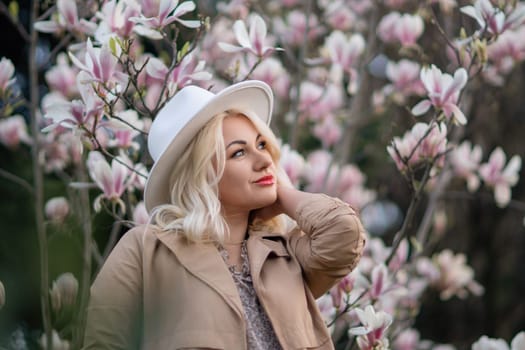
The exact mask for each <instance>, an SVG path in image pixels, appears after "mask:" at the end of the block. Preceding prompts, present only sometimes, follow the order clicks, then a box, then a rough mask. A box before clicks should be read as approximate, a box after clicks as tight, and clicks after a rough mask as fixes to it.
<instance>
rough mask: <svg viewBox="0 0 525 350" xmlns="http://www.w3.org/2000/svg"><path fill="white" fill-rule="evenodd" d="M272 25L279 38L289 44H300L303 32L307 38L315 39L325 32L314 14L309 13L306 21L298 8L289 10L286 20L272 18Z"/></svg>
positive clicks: (302, 39)
mask: <svg viewBox="0 0 525 350" xmlns="http://www.w3.org/2000/svg"><path fill="white" fill-rule="evenodd" d="M307 24H308V28H307V27H306V25H307ZM273 27H274V31H275V34H276V35H277V36H278V37H279V39H280V40H282V41H283V42H285V43H287V44H288V45H291V46H298V45H301V44H302V43H303V41H304V37H305V33H306V34H307V38H308V40H315V39H316V38H318V37H319V36H320V35H321V34H323V33H324V32H325V30H324V29H323V27H322V26H321V25H320V24H319V19H318V18H317V16H316V15H315V14H313V13H311V14H310V15H309V17H308V21H307V19H306V14H305V13H304V12H303V11H299V10H292V11H290V12H289V13H288V14H287V15H286V21H283V20H282V19H281V18H280V17H278V18H277V19H275V20H274V25H273Z"/></svg>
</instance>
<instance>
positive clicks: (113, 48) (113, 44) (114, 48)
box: [109, 37, 117, 56]
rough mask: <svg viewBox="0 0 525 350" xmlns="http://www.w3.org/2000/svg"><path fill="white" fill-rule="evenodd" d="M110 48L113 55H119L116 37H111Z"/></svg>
mask: <svg viewBox="0 0 525 350" xmlns="http://www.w3.org/2000/svg"><path fill="white" fill-rule="evenodd" d="M109 49H110V50H111V53H112V54H113V56H117V43H116V40H115V37H111V38H110V39H109Z"/></svg>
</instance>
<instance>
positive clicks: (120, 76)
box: [69, 38, 128, 93]
mask: <svg viewBox="0 0 525 350" xmlns="http://www.w3.org/2000/svg"><path fill="white" fill-rule="evenodd" d="M69 57H70V58H71V61H72V62H73V64H75V66H77V67H78V68H79V69H80V70H82V71H84V72H86V73H87V74H88V75H89V79H87V81H89V80H91V81H95V82H98V83H102V84H104V85H105V86H106V87H107V88H113V87H118V86H124V85H126V83H127V81H128V76H127V75H126V74H125V73H124V72H122V71H121V70H120V67H119V63H118V59H117V58H116V57H115V56H114V55H113V53H112V52H111V50H110V49H109V47H107V46H105V45H104V46H102V47H100V48H99V47H93V44H92V43H91V39H89V38H88V40H87V44H86V54H85V58H84V63H82V62H81V61H80V60H79V59H78V58H77V57H75V56H74V55H73V54H71V53H69ZM87 81H85V82H87ZM99 93H104V91H100V92H99Z"/></svg>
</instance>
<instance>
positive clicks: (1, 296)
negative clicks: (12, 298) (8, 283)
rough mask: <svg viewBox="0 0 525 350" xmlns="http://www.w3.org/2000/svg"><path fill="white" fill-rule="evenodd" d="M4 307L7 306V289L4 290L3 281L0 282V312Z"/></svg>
mask: <svg viewBox="0 0 525 350" xmlns="http://www.w3.org/2000/svg"><path fill="white" fill-rule="evenodd" d="M4 305H5V288H4V284H3V283H2V281H0V310H2V308H3V307H4Z"/></svg>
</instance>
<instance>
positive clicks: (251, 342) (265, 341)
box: [219, 241, 282, 350]
mask: <svg viewBox="0 0 525 350" xmlns="http://www.w3.org/2000/svg"><path fill="white" fill-rule="evenodd" d="M219 251H220V253H221V256H222V258H223V259H224V261H225V262H226V264H228V252H227V251H226V249H224V248H223V247H221V246H219ZM241 260H242V267H241V270H240V271H237V270H236V269H235V266H229V265H228V269H229V270H230V273H231V275H232V277H233V280H234V281H235V285H236V286H237V290H238V291H239V296H240V298H241V302H242V305H243V307H244V318H245V321H246V338H247V341H248V350H281V349H282V348H281V345H280V344H279V341H278V340H277V336H276V335H275V332H274V330H273V327H272V324H271V322H270V319H269V318H268V315H266V312H265V311H264V309H263V307H262V305H261V303H260V302H259V298H258V297H257V294H256V292H255V289H254V287H253V283H252V276H251V273H250V264H249V260H248V251H247V249H246V241H244V242H243V243H242V245H241Z"/></svg>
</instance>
